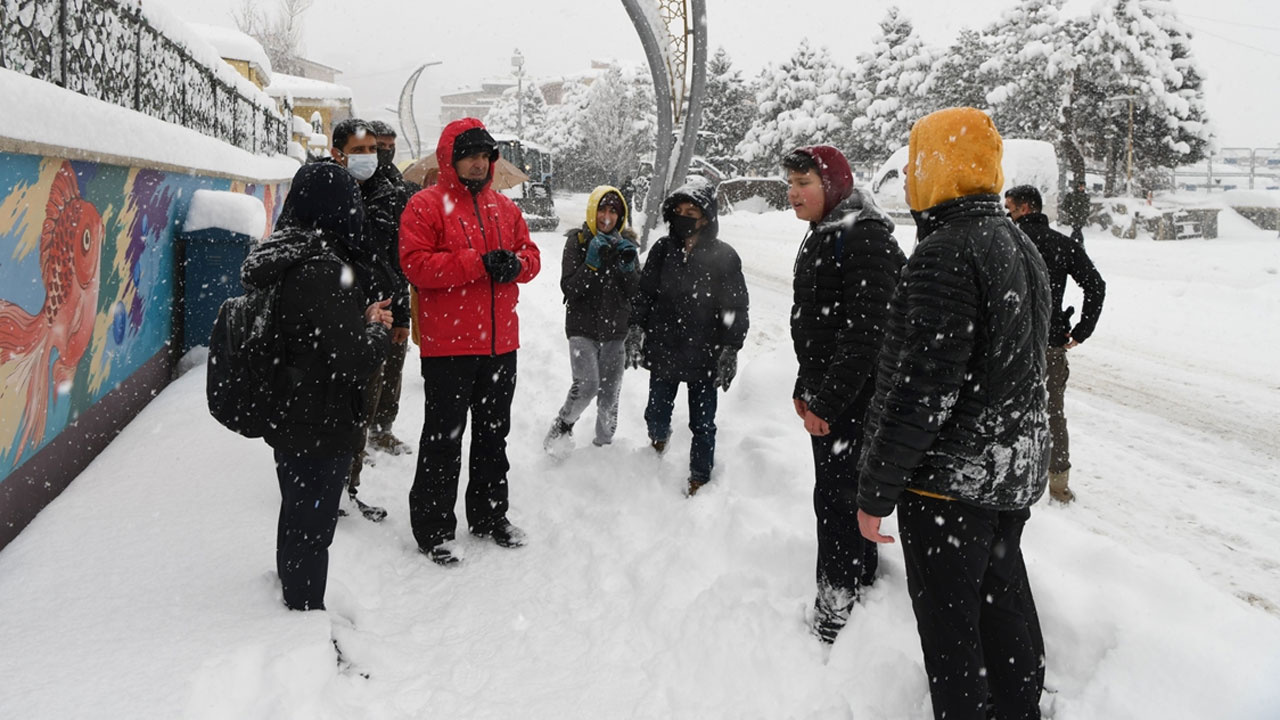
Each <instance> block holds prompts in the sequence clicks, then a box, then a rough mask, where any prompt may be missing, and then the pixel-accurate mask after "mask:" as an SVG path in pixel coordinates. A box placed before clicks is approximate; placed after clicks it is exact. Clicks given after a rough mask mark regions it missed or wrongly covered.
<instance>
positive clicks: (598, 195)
mask: <svg viewBox="0 0 1280 720" xmlns="http://www.w3.org/2000/svg"><path fill="white" fill-rule="evenodd" d="M609 193H613V194H615V195H617V196H618V198H619V199H621V200H622V217H621V218H618V227H617V230H618V231H621V230H622V229H623V228H625V227H626V226H627V221H628V220H630V219H631V208H629V207H627V197H626V196H625V195H623V194H622V191H621V190H619V189H618V188H616V187H613V186H612V185H601V186H600V187H598V188H596V189H595V190H592V191H591V195H590V196H588V197H587V229H589V230H590V231H591V234H592V235H594V234H595V233H596V212H597V211H598V210H599V209H600V200H601V199H602V198H604V196H605V195H607V194H609Z"/></svg>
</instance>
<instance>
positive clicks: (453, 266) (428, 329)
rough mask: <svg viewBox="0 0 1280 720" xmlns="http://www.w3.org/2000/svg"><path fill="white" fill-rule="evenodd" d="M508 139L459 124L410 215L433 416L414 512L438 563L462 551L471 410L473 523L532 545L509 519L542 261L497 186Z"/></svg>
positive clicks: (403, 248)
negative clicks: (515, 416)
mask: <svg viewBox="0 0 1280 720" xmlns="http://www.w3.org/2000/svg"><path fill="white" fill-rule="evenodd" d="M497 159H498V144H497V142H495V141H494V139H493V137H492V136H491V135H489V132H488V131H487V130H485V128H484V124H483V123H481V122H480V121H479V120H477V119H475V118H463V119H461V120H455V121H454V122H451V123H449V124H448V125H447V126H446V127H445V129H444V132H442V133H441V134H440V142H439V143H438V144H437V145H436V160H437V161H438V163H439V166H440V181H439V182H438V183H436V184H435V185H433V186H431V187H429V188H427V189H426V190H423V191H422V192H420V193H418V194H416V195H414V196H413V197H412V198H411V199H410V200H409V205H408V207H407V208H405V212H404V215H403V216H402V217H401V219H400V266H401V267H402V268H403V269H404V272H405V275H406V276H408V278H409V282H411V283H412V284H413V286H414V287H415V288H417V290H418V298H419V301H418V328H419V331H420V333H421V336H422V340H421V352H422V377H423V380H424V381H425V387H424V391H425V393H426V415H425V418H424V420H423V426H422V439H421V442H420V444H419V446H418V469H417V473H416V474H415V475H414V478H413V488H412V489H411V490H410V491H409V519H410V522H411V524H412V526H413V535H414V538H415V539H416V540H417V541H418V547H419V549H421V550H422V552H424V553H427V554H428V555H429V556H430V557H431V560H432V561H433V562H435V563H437V564H439V565H446V566H447V565H454V564H457V563H458V562H459V561H460V560H461V556H460V553H459V548H458V546H457V544H456V543H454V542H453V540H454V533H455V531H456V525H457V517H456V516H455V514H454V505H455V503H456V500H457V496H458V473H459V472H460V470H461V467H462V434H463V432H462V431H463V429H464V428H465V427H466V424H467V416H468V414H470V416H471V467H470V477H469V479H468V483H467V493H466V509H467V524H468V526H469V529H470V531H471V533H472V534H473V535H476V536H478V537H483V538H488V539H490V540H492V541H493V542H495V543H497V544H498V545H499V546H501V547H506V548H516V547H520V546H522V545H524V544H525V534H524V531H522V530H521V529H520V528H518V527H516V526H515V525H514V524H512V523H511V521H510V520H509V519H508V518H507V510H508V508H509V502H508V488H507V471H508V470H510V469H511V465H510V463H509V462H508V461H507V433H508V432H510V430H511V401H512V400H513V399H514V397H515V391H516V350H517V349H518V348H519V346H520V321H519V316H518V315H517V314H516V301H517V300H518V299H519V297H520V289H519V285H520V283H527V282H529V281H530V280H532V279H533V278H534V277H536V276H537V274H538V271H539V270H541V268H542V258H541V255H540V254H539V252H538V246H537V245H535V244H533V240H532V239H530V237H529V226H528V225H526V224H525V221H524V216H523V215H522V214H521V213H520V208H518V207H516V204H515V203H514V202H512V201H511V199H510V198H508V197H507V196H505V195H503V194H501V193H499V192H498V191H496V190H494V189H493V187H492V183H493V163H494V162H496V161H497Z"/></svg>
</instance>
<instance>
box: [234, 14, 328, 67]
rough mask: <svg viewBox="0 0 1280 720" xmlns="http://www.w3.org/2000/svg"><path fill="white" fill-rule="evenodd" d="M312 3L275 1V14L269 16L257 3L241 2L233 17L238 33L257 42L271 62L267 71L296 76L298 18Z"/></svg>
mask: <svg viewBox="0 0 1280 720" xmlns="http://www.w3.org/2000/svg"><path fill="white" fill-rule="evenodd" d="M312 2H313V0H279V2H278V7H277V12H276V13H275V15H274V16H269V15H268V14H267V12H266V11H265V10H263V9H262V7H261V6H260V5H259V0H242V2H241V4H240V10H239V11H238V12H236V13H235V14H234V19H235V23H236V27H237V28H239V29H240V32H242V33H244V34H246V35H248V36H249V37H251V38H253V39H254V40H257V41H258V43H259V44H261V45H262V49H263V50H264V51H266V53H267V59H268V60H270V61H271V69H272V70H274V71H275V72H281V73H285V74H288V75H300V74H301V73H302V65H301V63H300V62H299V60H301V59H302V15H303V13H305V12H306V11H307V9H309V8H310V7H311V3H312Z"/></svg>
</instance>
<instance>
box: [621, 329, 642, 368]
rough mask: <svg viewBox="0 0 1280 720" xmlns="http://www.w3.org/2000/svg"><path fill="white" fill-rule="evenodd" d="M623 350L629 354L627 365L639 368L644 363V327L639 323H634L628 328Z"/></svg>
mask: <svg viewBox="0 0 1280 720" xmlns="http://www.w3.org/2000/svg"><path fill="white" fill-rule="evenodd" d="M623 350H624V352H626V354H627V359H626V363H627V367H632V368H638V367H640V366H641V365H642V364H644V329H643V328H641V327H640V326H639V325H632V326H631V327H630V328H629V329H628V330H627V339H626V341H625V342H624V343H623Z"/></svg>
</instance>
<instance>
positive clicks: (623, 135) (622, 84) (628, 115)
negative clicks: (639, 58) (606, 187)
mask: <svg viewBox="0 0 1280 720" xmlns="http://www.w3.org/2000/svg"><path fill="white" fill-rule="evenodd" d="M654 106H655V104H654V99H653V83H652V80H651V79H650V77H649V73H648V72H647V70H646V71H641V70H639V69H628V70H625V71H624V70H623V69H621V68H619V67H616V66H615V67H612V68H610V69H609V71H608V72H606V73H605V74H604V75H602V76H601V77H599V78H597V79H596V80H595V82H593V83H592V84H591V88H590V91H589V92H588V93H587V97H586V104H585V107H584V108H583V110H582V112H581V113H580V115H579V117H578V119H577V122H578V126H579V127H578V132H579V133H580V135H579V137H581V144H580V145H579V148H578V152H579V153H580V154H579V155H578V156H577V157H576V158H574V162H575V163H576V165H577V167H576V168H574V175H575V179H576V182H577V183H580V184H582V185H598V184H601V183H609V184H615V183H621V182H622V181H623V180H624V179H626V178H628V177H634V176H635V175H636V173H637V172H639V169H640V161H641V160H642V159H644V158H646V157H649V156H651V155H652V154H653V150H654V140H655V137H656V134H657V126H658V122H657V117H656V115H655V114H654Z"/></svg>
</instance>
